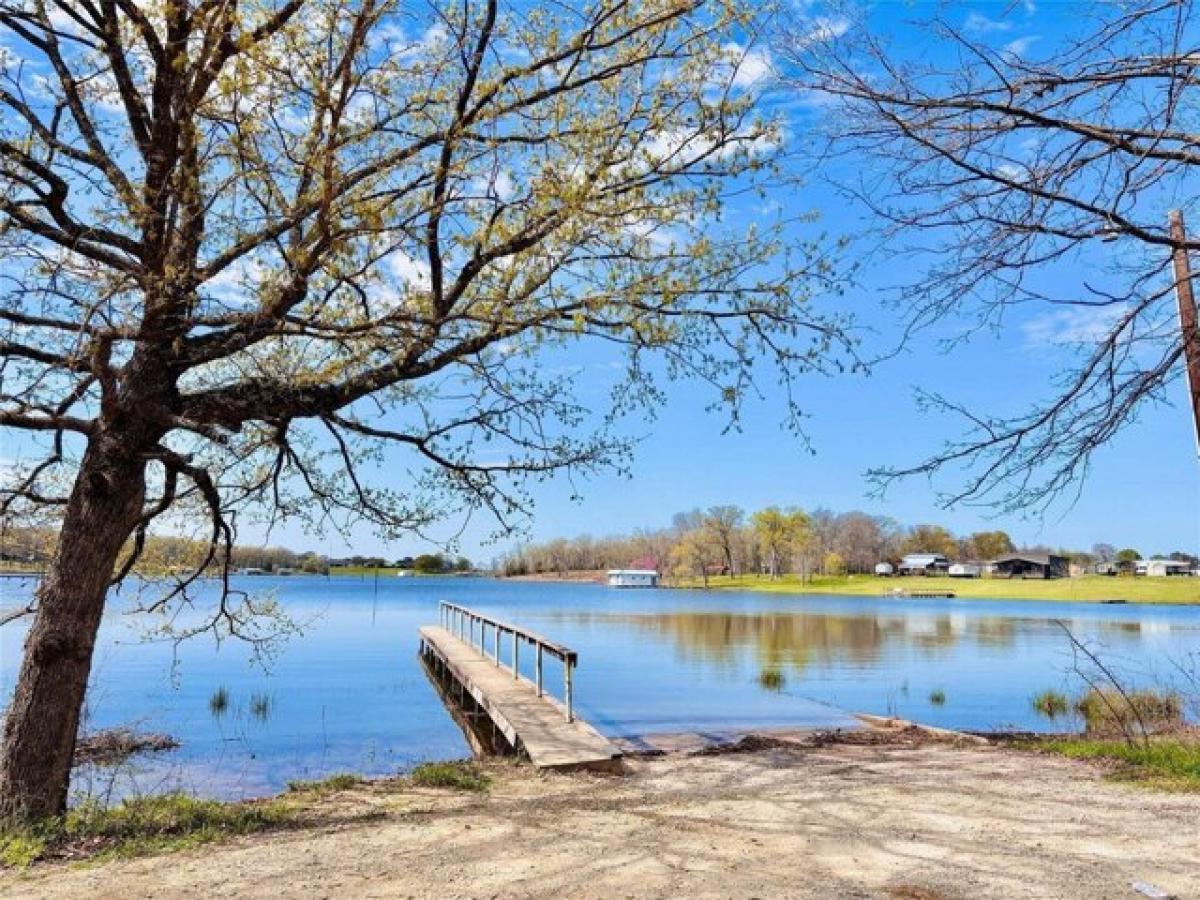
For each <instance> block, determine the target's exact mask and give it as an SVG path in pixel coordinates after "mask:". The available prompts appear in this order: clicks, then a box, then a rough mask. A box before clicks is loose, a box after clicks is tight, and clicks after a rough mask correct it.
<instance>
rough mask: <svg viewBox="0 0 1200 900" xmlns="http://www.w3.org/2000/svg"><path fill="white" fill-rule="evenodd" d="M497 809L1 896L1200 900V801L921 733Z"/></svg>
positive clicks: (460, 811) (754, 758)
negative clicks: (1151, 895)
mask: <svg viewBox="0 0 1200 900" xmlns="http://www.w3.org/2000/svg"><path fill="white" fill-rule="evenodd" d="M491 769H492V771H493V775H494V777H495V783H494V786H493V788H492V790H491V791H490V792H489V793H487V794H486V795H464V794H456V793H453V792H449V791H438V790H425V789H414V788H411V787H408V786H405V785H404V784H402V783H399V782H390V783H389V782H384V783H376V784H372V785H369V786H365V787H361V788H355V789H353V790H349V791H346V792H343V793H341V794H337V795H334V796H333V797H330V798H328V799H326V800H324V801H321V802H320V804H319V806H318V807H317V809H316V810H314V812H313V817H312V820H311V822H308V823H307V824H304V825H303V826H301V827H298V828H295V829H288V830H284V831H279V832H275V833H271V834H265V835H258V836H255V837H250V838H244V839H238V840H235V841H232V842H230V843H227V844H222V845H218V846H209V847H206V848H203V849H201V850H198V851H189V852H185V853H178V854H170V855H163V856H157V857H149V858H142V859H136V860H128V861H118V862H108V863H100V864H91V865H86V866H83V867H80V866H70V865H65V864H47V865H41V866H37V867H34V868H33V869H31V870H29V871H28V872H25V873H20V874H14V873H9V874H6V875H0V895H3V896H5V897H12V898H18V897H22V898H24V897H29V898H33V897H36V898H60V897H61V898H66V897H71V898H76V897H114V898H116V897H120V898H137V897H171V898H186V897H205V898H208V897H295V898H300V897H303V898H311V897H316V898H319V897H379V898H397V897H414V898H415V897H422V898H424V897H428V898H459V897H462V898H468V897H469V898H475V897H479V898H494V897H501V898H507V897H546V898H551V897H553V898H556V900H558V898H563V897H572V898H605V900H607V898H623V897H624V898H652V897H653V898H659V897H688V898H707V897H713V898H716V897H720V898H752V897H758V898H764V900H765V898H789V897H797V898H804V897H822V898H824V897H838V898H851V897H891V898H911V900H922V898H924V900H934V898H959V897H961V898H983V897H1003V898H1016V897H1039V898H1040V897H1072V898H1074V897H1078V898H1088V900H1098V898H1109V897H1112V898H1137V897H1138V896H1139V895H1138V894H1137V893H1136V892H1135V891H1134V889H1133V887H1132V886H1131V883H1132V882H1135V881H1138V882H1146V883H1148V884H1152V885H1155V886H1157V887H1158V888H1160V889H1162V890H1164V891H1167V892H1169V893H1170V894H1172V895H1174V896H1177V897H1181V898H1184V897H1200V795H1196V794H1166V793H1156V792H1152V791H1148V790H1145V789H1141V788H1137V787H1133V786H1129V785H1123V784H1118V783H1113V782H1110V781H1106V780H1104V778H1103V773H1102V771H1101V770H1100V769H1098V768H1097V767H1095V766H1094V765H1089V764H1085V763H1079V762H1073V761H1070V760H1065V759H1059V758H1056V757H1046V756H1035V755H1029V754H1024V753H1020V752H1017V751H1011V750H1006V749H1001V748H997V747H979V746H966V745H955V744H952V743H947V742H937V741H930V740H928V739H918V738H915V737H908V738H903V737H893V738H890V739H887V740H871V739H866V738H862V737H859V738H852V739H851V740H850V742H848V743H846V742H839V743H831V744H818V745H816V746H813V745H811V744H810V745H808V746H803V745H798V744H795V743H791V742H780V741H760V742H752V743H750V744H749V748H748V749H746V750H745V751H744V752H736V753H719V754H704V755H695V754H684V753H673V754H668V755H665V756H659V757H654V758H645V759H634V760H631V761H630V763H629V770H630V771H629V774H628V775H627V776H625V777H612V776H608V777H601V776H589V775H569V776H568V775H548V776H547V775H544V776H539V775H537V774H535V773H533V772H531V771H530V770H528V769H527V768H523V767H516V766H512V765H507V764H495V765H493V766H491Z"/></svg>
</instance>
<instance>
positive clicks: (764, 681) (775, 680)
mask: <svg viewBox="0 0 1200 900" xmlns="http://www.w3.org/2000/svg"><path fill="white" fill-rule="evenodd" d="M758 683H759V686H760V687H762V688H763V689H764V690H767V691H775V692H776V693H778V692H779V691H782V690H783V686H784V685H785V684H786V683H787V679H785V678H784V675H783V672H781V671H780V670H779V669H763V670H762V671H761V672H759V673H758Z"/></svg>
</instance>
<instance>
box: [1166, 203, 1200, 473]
mask: <svg viewBox="0 0 1200 900" xmlns="http://www.w3.org/2000/svg"><path fill="white" fill-rule="evenodd" d="M1167 218H1168V222H1169V225H1170V229H1171V241H1172V242H1173V243H1174V248H1173V249H1172V251H1171V262H1172V263H1173V264H1174V267H1175V297H1176V299H1178V301H1179V331H1180V333H1181V334H1182V336H1183V363H1184V366H1185V367H1186V369H1187V385H1188V393H1189V395H1190V396H1191V400H1192V422H1193V424H1194V425H1195V427H1196V452H1197V454H1198V455H1200V323H1197V320H1196V298H1195V294H1194V293H1193V291H1192V267H1191V263H1190V261H1189V260H1188V251H1187V230H1186V229H1185V228H1184V226H1183V213H1182V212H1180V211H1179V210H1177V209H1173V210H1171V212H1170V214H1169V215H1168V217H1167Z"/></svg>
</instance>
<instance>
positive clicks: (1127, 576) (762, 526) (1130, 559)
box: [500, 505, 1200, 603]
mask: <svg viewBox="0 0 1200 900" xmlns="http://www.w3.org/2000/svg"><path fill="white" fill-rule="evenodd" d="M1013 553H1027V554H1041V555H1047V554H1049V555H1054V556H1058V557H1062V558H1063V559H1064V560H1065V563H1064V567H1065V568H1066V569H1068V570H1069V573H1070V577H1062V578H1053V579H1045V580H1040V579H1023V578H988V577H950V576H949V575H948V574H947V573H946V569H945V565H946V563H942V565H943V568H942V569H941V570H940V572H939V574H931V575H929V576H928V577H925V576H896V577H893V575H885V576H879V575H877V574H876V572H877V567H878V568H883V569H884V571H887V572H891V573H895V572H898V571H899V569H900V562H901V560H902V559H903V558H904V557H905V556H907V555H910V554H931V555H936V556H938V557H942V558H944V560H946V561H948V562H949V563H958V564H961V565H962V566H963V567H964V568H965V569H966V570H968V571H969V572H970V573H971V574H973V575H974V574H976V573H978V574H982V572H983V570H984V564H985V563H987V562H989V561H992V560H995V559H997V558H999V557H1003V556H1005V555H1008V554H1013ZM1144 559H1163V560H1171V561H1173V565H1175V567H1176V568H1178V569H1181V570H1183V571H1189V570H1192V569H1196V568H1197V567H1200V558H1198V557H1197V556H1195V555H1194V554H1193V553H1191V552H1190V551H1185V550H1179V549H1171V550H1168V549H1166V548H1159V549H1158V550H1157V551H1156V552H1153V553H1146V554H1143V553H1142V551H1141V550H1139V549H1138V548H1135V547H1122V548H1118V547H1116V546H1114V545H1112V544H1105V543H1097V544H1095V545H1093V546H1092V547H1091V548H1090V549H1087V550H1083V549H1079V548H1071V547H1055V546H1051V545H1040V546H1036V547H1020V548H1018V547H1017V545H1016V542H1015V541H1013V539H1012V537H1011V536H1010V535H1009V534H1008V533H1007V532H1005V531H1003V530H1000V529H996V530H992V531H976V532H973V533H971V534H966V535H956V534H954V533H953V532H951V531H950V530H949V529H948V528H945V527H944V526H941V525H937V524H918V525H912V526H905V525H901V524H900V523H898V522H896V521H894V520H893V519H889V518H887V517H885V516H877V515H871V514H870V513H866V512H862V511H859V510H853V511H850V512H843V513H838V512H833V511H831V510H827V509H815V510H811V511H806V510H802V509H799V508H796V507H788V508H781V507H777V506H770V507H766V508H765V509H760V510H758V511H756V512H754V513H750V514H747V512H746V511H745V510H743V509H742V508H741V507H738V506H729V505H725V506H712V507H709V508H708V509H707V510H702V509H695V510H692V511H690V512H683V513H677V514H676V515H675V516H674V518H673V520H672V522H671V524H670V525H669V526H668V527H666V528H660V529H657V530H639V531H636V532H634V533H632V534H627V535H615V536H610V537H603V538H597V537H592V536H590V535H581V536H578V537H575V538H559V539H556V540H552V541H547V542H544V543H540V544H531V545H527V546H525V547H522V548H520V549H519V550H517V551H515V552H513V553H511V554H509V555H508V556H506V557H505V558H504V559H502V560H501V563H500V574H503V575H505V576H509V577H525V578H528V577H539V578H554V577H559V578H564V579H566V578H570V579H571V580H578V573H581V572H589V571H590V572H594V573H596V574H597V576H599V574H600V573H603V572H604V571H605V570H607V569H623V568H633V569H655V570H657V571H658V572H659V573H660V574H661V575H662V577H663V583H664V584H666V585H668V586H671V587H682V588H694V587H702V588H707V589H710V590H712V589H732V590H756V591H773V592H777V593H787V594H861V595H864V596H878V595H880V594H883V593H891V592H894V591H895V590H896V589H901V590H903V589H905V588H907V589H912V590H925V591H934V592H940V593H948V592H953V593H954V594H955V596H958V597H967V598H971V597H981V598H987V597H992V598H996V599H1028V600H1078V601H1085V602H1103V601H1115V602H1128V603H1200V578H1195V577H1191V576H1188V575H1175V576H1170V577H1155V576H1137V575H1135V571H1136V570H1137V564H1138V562H1139V561H1141V560H1144ZM951 571H953V570H951Z"/></svg>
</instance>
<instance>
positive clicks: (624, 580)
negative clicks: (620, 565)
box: [608, 569, 658, 588]
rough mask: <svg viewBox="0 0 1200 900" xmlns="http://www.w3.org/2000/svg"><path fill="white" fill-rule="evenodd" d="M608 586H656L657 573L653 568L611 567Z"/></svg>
mask: <svg viewBox="0 0 1200 900" xmlns="http://www.w3.org/2000/svg"><path fill="white" fill-rule="evenodd" d="M608 586H609V587H619V588H652V587H658V573H657V572H656V571H654V570H653V569H611V570H610V571H609V573H608Z"/></svg>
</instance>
